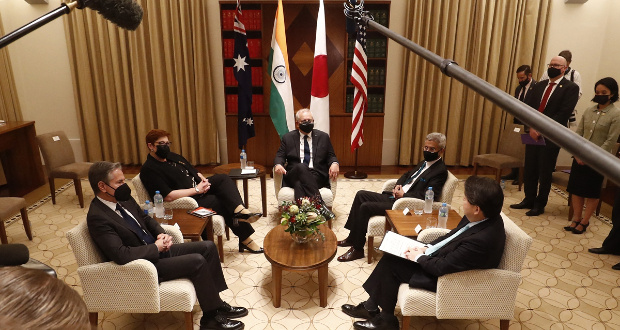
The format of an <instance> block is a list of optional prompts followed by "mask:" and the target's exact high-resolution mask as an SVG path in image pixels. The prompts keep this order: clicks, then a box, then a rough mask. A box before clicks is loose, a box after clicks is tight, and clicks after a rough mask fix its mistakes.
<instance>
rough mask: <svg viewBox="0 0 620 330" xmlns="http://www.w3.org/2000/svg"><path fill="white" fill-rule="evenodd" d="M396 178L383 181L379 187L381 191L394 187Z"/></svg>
mask: <svg viewBox="0 0 620 330" xmlns="http://www.w3.org/2000/svg"><path fill="white" fill-rule="evenodd" d="M397 181H398V180H397V179H390V180H387V181H385V182H384V183H383V188H381V191H390V192H391V191H392V190H393V189H394V187H396V182H397Z"/></svg>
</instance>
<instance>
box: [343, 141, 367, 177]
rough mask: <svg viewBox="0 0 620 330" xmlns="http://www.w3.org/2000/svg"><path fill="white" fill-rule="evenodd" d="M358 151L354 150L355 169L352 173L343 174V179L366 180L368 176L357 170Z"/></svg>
mask: <svg viewBox="0 0 620 330" xmlns="http://www.w3.org/2000/svg"><path fill="white" fill-rule="evenodd" d="M358 149H359V148H358ZM358 149H355V167H354V169H353V171H351V172H346V173H345V174H344V177H345V178H347V179H366V178H367V177H368V174H366V173H364V172H362V171H358V170H357V150H358Z"/></svg>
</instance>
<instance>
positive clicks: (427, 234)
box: [417, 228, 450, 243]
mask: <svg viewBox="0 0 620 330" xmlns="http://www.w3.org/2000/svg"><path fill="white" fill-rule="evenodd" d="M448 232H450V229H445V228H428V229H424V230H422V231H421V232H420V234H419V235H418V239H417V240H418V242H422V243H430V242H432V241H434V240H436V239H437V238H439V237H441V236H443V235H445V234H447V233H448Z"/></svg>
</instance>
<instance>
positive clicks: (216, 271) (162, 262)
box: [136, 241, 228, 312]
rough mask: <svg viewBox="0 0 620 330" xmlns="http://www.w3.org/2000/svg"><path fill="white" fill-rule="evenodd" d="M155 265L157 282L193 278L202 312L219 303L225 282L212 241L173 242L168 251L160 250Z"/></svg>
mask: <svg viewBox="0 0 620 330" xmlns="http://www.w3.org/2000/svg"><path fill="white" fill-rule="evenodd" d="M154 265H155V268H157V275H158V276H159V281H160V282H163V281H169V280H176V279H179V278H187V279H189V280H190V281H192V284H194V288H195V289H196V296H197V297H198V301H199V302H200V308H201V309H202V311H203V312H208V311H212V310H215V309H216V308H218V307H220V306H222V304H223V302H222V300H221V299H220V294H219V293H220V292H222V291H224V290H226V289H228V286H227V285H226V280H225V279H224V274H223V273H222V267H221V266H220V259H219V256H218V254H217V247H216V246H215V244H213V242H211V241H201V242H189V243H183V244H173V245H172V247H170V251H168V252H167V253H162V254H160V259H159V260H158V261H157V262H155V263H154ZM136 294H139V292H136Z"/></svg>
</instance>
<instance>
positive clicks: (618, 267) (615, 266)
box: [611, 262, 620, 270]
mask: <svg viewBox="0 0 620 330" xmlns="http://www.w3.org/2000/svg"><path fill="white" fill-rule="evenodd" d="M611 269H615V270H620V262H619V263H617V264H615V265H613V266H611Z"/></svg>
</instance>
